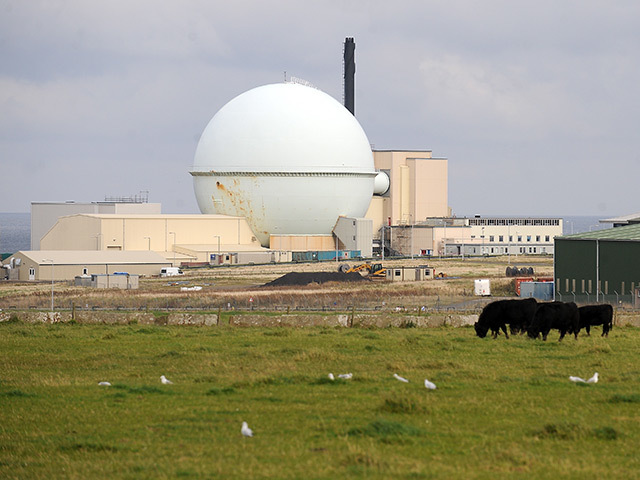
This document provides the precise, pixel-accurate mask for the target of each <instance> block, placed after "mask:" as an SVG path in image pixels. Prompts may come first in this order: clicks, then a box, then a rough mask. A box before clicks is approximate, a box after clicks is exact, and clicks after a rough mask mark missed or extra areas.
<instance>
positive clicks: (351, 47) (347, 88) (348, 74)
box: [344, 37, 356, 116]
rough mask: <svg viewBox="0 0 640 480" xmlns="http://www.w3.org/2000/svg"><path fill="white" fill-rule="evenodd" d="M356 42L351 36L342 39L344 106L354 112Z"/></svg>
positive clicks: (353, 113)
mask: <svg viewBox="0 0 640 480" xmlns="http://www.w3.org/2000/svg"><path fill="white" fill-rule="evenodd" d="M355 53H356V44H355V42H354V41H353V37H347V38H346V39H345V41H344V106H345V107H346V108H347V110H349V111H350V112H351V114H352V115H354V116H355V114H356V107H355V77H356V59H355Z"/></svg>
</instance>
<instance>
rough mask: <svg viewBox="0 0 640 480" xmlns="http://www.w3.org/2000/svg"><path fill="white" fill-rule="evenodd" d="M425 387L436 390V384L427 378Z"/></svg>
mask: <svg viewBox="0 0 640 480" xmlns="http://www.w3.org/2000/svg"><path fill="white" fill-rule="evenodd" d="M424 386H425V388H427V389H429V390H435V389H436V384H435V383H433V382H430V381H429V380H427V379H426V378H425V379H424Z"/></svg>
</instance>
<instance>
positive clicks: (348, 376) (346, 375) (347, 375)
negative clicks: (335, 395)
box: [338, 373, 353, 380]
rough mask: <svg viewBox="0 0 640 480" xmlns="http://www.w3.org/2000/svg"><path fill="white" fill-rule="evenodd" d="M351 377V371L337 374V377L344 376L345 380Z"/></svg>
mask: <svg viewBox="0 0 640 480" xmlns="http://www.w3.org/2000/svg"><path fill="white" fill-rule="evenodd" d="M351 377H353V373H341V374H340V375H338V378H344V379H345V380H349V379H350V378H351Z"/></svg>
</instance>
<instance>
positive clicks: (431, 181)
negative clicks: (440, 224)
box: [365, 150, 450, 238]
mask: <svg viewBox="0 0 640 480" xmlns="http://www.w3.org/2000/svg"><path fill="white" fill-rule="evenodd" d="M373 160H374V165H375V168H376V170H380V171H382V172H384V173H386V174H387V176H388V177H389V190H388V191H387V192H386V193H384V194H382V195H376V196H374V197H373V199H372V201H371V204H370V206H369V210H368V212H367V214H366V215H365V216H366V218H370V219H372V220H373V231H374V236H377V237H378V238H379V234H378V235H376V234H377V233H378V232H379V231H380V229H381V228H382V226H383V225H387V226H388V225H410V224H416V223H420V222H422V221H424V220H426V219H427V218H429V217H447V216H450V209H449V204H448V161H447V159H446V158H436V157H433V155H432V153H431V151H430V150H422V151H408V150H407V151H405V150H402V151H390V150H374V151H373Z"/></svg>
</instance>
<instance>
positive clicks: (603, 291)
mask: <svg viewBox="0 0 640 480" xmlns="http://www.w3.org/2000/svg"><path fill="white" fill-rule="evenodd" d="M554 243H555V245H554V246H555V257H554V278H555V291H556V299H562V300H565V301H567V300H568V299H571V297H573V298H574V299H576V300H577V301H581V302H584V301H587V302H596V301H598V302H602V301H606V302H613V300H617V301H633V300H634V296H635V295H636V289H640V224H633V225H628V226H625V227H616V228H610V229H607V230H597V231H594V232H584V233H577V234H574V235H566V236H563V237H556V238H555V241H554ZM596 288H597V290H596Z"/></svg>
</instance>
